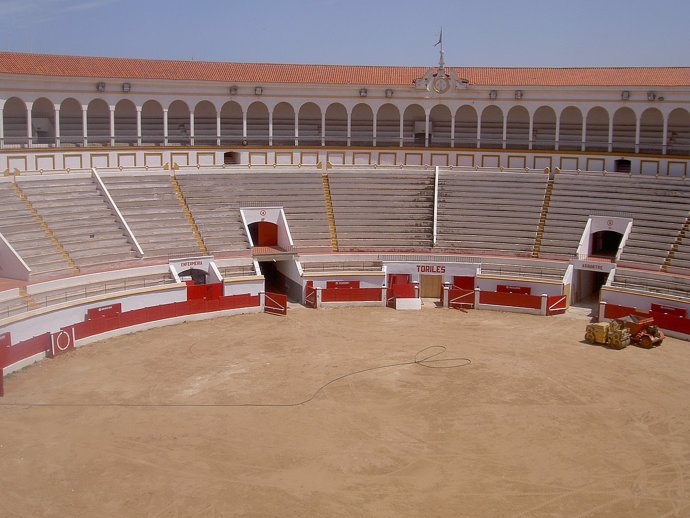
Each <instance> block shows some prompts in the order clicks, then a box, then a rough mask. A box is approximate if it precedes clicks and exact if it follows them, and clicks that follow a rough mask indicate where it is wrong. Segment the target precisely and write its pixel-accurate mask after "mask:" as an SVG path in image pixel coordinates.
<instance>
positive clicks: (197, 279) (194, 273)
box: [180, 268, 208, 284]
mask: <svg viewBox="0 0 690 518" xmlns="http://www.w3.org/2000/svg"><path fill="white" fill-rule="evenodd" d="M207 276H208V274H207V273H206V272H205V271H204V270H197V269H196V268H190V269H189V270H185V271H183V272H180V278H184V277H191V278H192V282H194V284H206V277H207Z"/></svg>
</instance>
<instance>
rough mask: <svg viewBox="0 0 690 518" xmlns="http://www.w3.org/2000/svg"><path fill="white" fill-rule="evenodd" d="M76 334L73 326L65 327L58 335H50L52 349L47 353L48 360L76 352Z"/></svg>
mask: <svg viewBox="0 0 690 518" xmlns="http://www.w3.org/2000/svg"><path fill="white" fill-rule="evenodd" d="M75 340H76V338H75V332H74V327H73V326H68V327H63V328H62V329H60V330H59V331H58V332H57V333H52V334H51V335H50V348H49V349H48V351H47V353H48V354H47V355H48V358H55V357H56V356H59V355H61V354H65V353H68V352H70V351H73V350H74V342H75Z"/></svg>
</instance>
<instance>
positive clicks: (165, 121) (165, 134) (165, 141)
mask: <svg viewBox="0 0 690 518" xmlns="http://www.w3.org/2000/svg"><path fill="white" fill-rule="evenodd" d="M163 145H164V146H167V145H168V109H167V108H163Z"/></svg>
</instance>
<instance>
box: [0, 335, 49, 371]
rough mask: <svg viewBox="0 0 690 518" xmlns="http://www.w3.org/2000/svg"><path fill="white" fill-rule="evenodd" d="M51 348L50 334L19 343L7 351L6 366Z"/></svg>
mask: <svg viewBox="0 0 690 518" xmlns="http://www.w3.org/2000/svg"><path fill="white" fill-rule="evenodd" d="M49 348H50V333H43V334H42V335H38V336H34V337H33V338H29V339H28V340H24V341H22V342H17V343H16V344H14V345H12V347H9V348H8V349H6V350H5V366H8V365H12V364H13V363H17V362H18V361H20V360H24V359H26V358H29V357H30V356H33V355H34V354H38V353H43V352H46V351H47V350H48V349H49Z"/></svg>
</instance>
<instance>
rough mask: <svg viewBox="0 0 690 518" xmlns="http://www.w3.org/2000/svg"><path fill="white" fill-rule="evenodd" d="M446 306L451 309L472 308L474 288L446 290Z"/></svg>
mask: <svg viewBox="0 0 690 518" xmlns="http://www.w3.org/2000/svg"><path fill="white" fill-rule="evenodd" d="M448 307H449V308H453V309H472V308H474V290H461V289H451V290H448Z"/></svg>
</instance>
